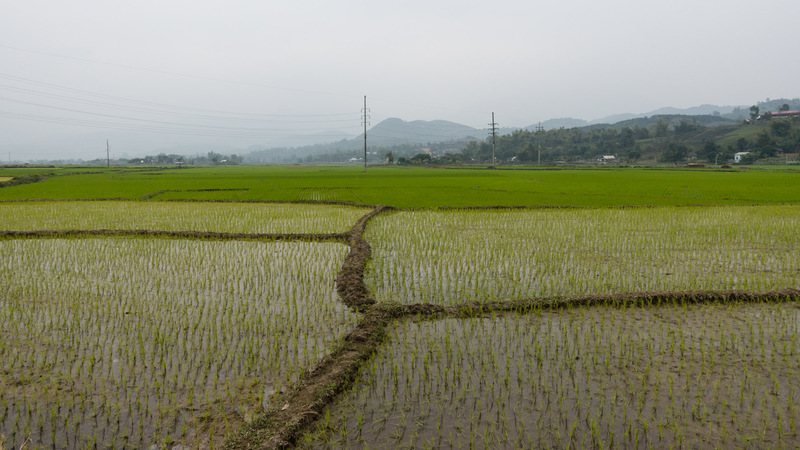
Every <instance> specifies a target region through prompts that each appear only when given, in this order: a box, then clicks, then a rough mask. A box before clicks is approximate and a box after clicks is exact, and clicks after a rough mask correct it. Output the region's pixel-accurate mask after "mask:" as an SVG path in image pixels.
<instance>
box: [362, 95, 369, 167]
mask: <svg viewBox="0 0 800 450" xmlns="http://www.w3.org/2000/svg"><path fill="white" fill-rule="evenodd" d="M361 113H362V114H361V124H362V125H364V172H366V171H367V125H369V114H368V113H369V109H367V96H366V95H365V96H364V108H363V109H362V110H361Z"/></svg>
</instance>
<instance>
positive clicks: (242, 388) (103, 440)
mask: <svg viewBox="0 0 800 450" xmlns="http://www.w3.org/2000/svg"><path fill="white" fill-rule="evenodd" d="M346 253H347V247H346V246H345V245H342V244H335V243H320V244H314V243H301V242H293V243H286V242H257V241H247V242H235V241H234V242H214V241H196V240H161V239H135V238H134V239H130V238H127V239H126V238H101V239H66V240H63V239H48V240H5V241H0V322H2V323H3V327H2V329H0V434H1V435H3V436H5V439H6V441H5V442H6V445H8V446H9V447H14V448H19V447H20V446H21V445H23V443H24V442H25V441H26V440H29V444H28V445H29V446H34V447H38V446H47V447H51V446H52V447H68V448H75V447H81V448H82V447H87V446H95V445H97V446H111V447H138V448H141V447H146V446H150V445H152V444H155V445H158V446H161V445H166V444H167V443H179V442H183V443H185V444H186V445H194V444H195V443H196V442H200V441H203V442H205V441H206V440H208V439H211V436H212V435H214V434H224V431H225V430H226V429H228V430H230V429H231V427H232V426H235V425H236V424H237V423H242V422H243V421H244V420H250V419H249V418H252V416H253V415H254V414H255V413H256V412H258V411H259V410H261V409H263V408H265V407H270V406H272V404H273V403H274V402H276V401H278V399H279V398H280V396H281V393H282V392H284V391H286V390H287V389H288V388H289V387H291V386H292V385H293V384H294V383H297V381H298V380H299V379H300V377H301V375H302V373H303V372H304V371H309V370H310V369H311V368H313V367H314V366H315V365H316V363H317V362H318V361H319V360H320V359H321V358H322V356H324V355H325V354H327V353H328V352H329V349H330V348H331V347H332V346H333V345H335V343H336V342H337V340H338V339H339V338H340V337H341V336H342V335H344V334H345V333H347V332H348V331H349V330H351V329H352V328H353V327H354V326H355V322H356V320H357V315H355V314H353V313H350V312H349V311H348V310H347V309H346V308H345V307H344V306H343V305H342V304H341V302H339V300H338V297H337V294H336V289H335V286H334V283H333V280H334V279H335V276H336V273H337V271H338V270H339V267H340V266H341V264H342V261H343V259H344V257H345V254H346ZM220 430H221V431H220Z"/></svg>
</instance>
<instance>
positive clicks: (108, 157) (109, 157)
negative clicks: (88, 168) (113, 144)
mask: <svg viewBox="0 0 800 450" xmlns="http://www.w3.org/2000/svg"><path fill="white" fill-rule="evenodd" d="M106 167H111V153H110V152H109V148H108V139H106Z"/></svg>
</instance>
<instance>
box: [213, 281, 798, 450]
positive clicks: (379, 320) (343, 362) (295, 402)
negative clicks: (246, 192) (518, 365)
mask: <svg viewBox="0 0 800 450" xmlns="http://www.w3.org/2000/svg"><path fill="white" fill-rule="evenodd" d="M798 300H800V289H793V288H787V289H781V290H774V291H766V292H751V291H744V290H722V291H653V292H630V293H623V294H610V295H586V296H574V297H563V298H530V299H523V300H510V301H507V302H502V301H495V302H486V303H479V302H473V303H467V304H464V305H456V306H448V307H445V306H440V305H431V304H426V303H417V304H409V305H404V304H401V303H398V302H396V301H384V302H378V303H376V304H374V305H372V306H368V307H367V309H366V313H365V316H364V318H363V319H362V320H361V321H360V322H359V324H358V325H357V326H356V328H355V330H353V331H352V332H350V333H349V334H348V335H347V336H345V337H344V338H343V340H342V342H341V344H340V345H339V346H338V348H336V349H334V351H332V352H331V353H330V354H328V355H327V356H325V357H324V358H323V359H322V360H321V361H320V363H319V364H318V365H317V366H316V367H315V368H314V369H313V370H312V371H311V372H310V373H309V375H308V376H306V377H304V378H302V379H301V380H300V383H299V384H298V385H297V386H296V388H295V389H294V390H293V392H292V393H291V394H290V396H289V398H288V400H287V401H286V403H285V404H284V405H283V406H277V407H274V408H272V409H270V410H268V411H265V412H264V413H262V414H261V415H260V416H259V417H258V418H257V419H256V420H254V421H253V422H252V423H250V424H248V425H245V426H244V427H243V428H242V429H240V430H239V431H238V432H237V433H236V434H234V435H233V436H231V437H229V440H227V441H226V443H225V446H224V448H227V449H239V448H241V449H256V448H257V449H264V448H269V449H272V448H287V447H291V446H293V445H294V444H295V443H296V442H297V439H298V438H299V437H300V434H301V433H302V432H304V431H305V430H307V427H308V426H309V425H310V424H311V423H312V422H314V421H315V420H316V418H317V417H319V416H320V415H321V414H322V413H323V412H324V410H325V408H326V407H327V406H328V405H330V404H331V403H332V402H333V401H334V400H335V399H336V397H337V396H338V395H339V394H340V393H342V392H344V391H346V390H347V389H349V388H350V387H351V386H352V384H353V383H354V382H355V380H356V379H357V378H358V372H359V370H360V369H361V367H362V365H363V364H364V363H365V362H366V361H368V360H369V359H370V358H372V357H373V355H374V354H375V353H376V352H377V351H378V348H379V347H380V346H381V345H382V344H383V343H384V342H385V340H386V339H387V336H388V332H387V329H388V327H389V326H390V325H391V324H392V323H393V322H395V321H399V320H401V319H403V318H406V317H415V316H416V317H417V318H419V319H420V320H442V319H446V318H469V317H481V316H483V315H487V314H491V313H492V312H511V311H519V312H523V313H529V312H532V311H538V310H548V309H549V310H552V309H566V308H576V307H586V306H630V307H636V306H641V307H651V306H659V305H684V304H698V303H713V302H723V303H726V302H741V303H757V302H770V301H798Z"/></svg>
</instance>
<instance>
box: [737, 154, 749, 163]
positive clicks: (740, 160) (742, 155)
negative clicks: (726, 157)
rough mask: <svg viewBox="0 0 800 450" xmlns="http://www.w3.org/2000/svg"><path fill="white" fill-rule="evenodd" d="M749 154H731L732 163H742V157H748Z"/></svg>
mask: <svg viewBox="0 0 800 450" xmlns="http://www.w3.org/2000/svg"><path fill="white" fill-rule="evenodd" d="M749 154H750V152H738V153H734V154H733V162H737V163H739V162H742V158H743V157H744V155H749Z"/></svg>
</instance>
